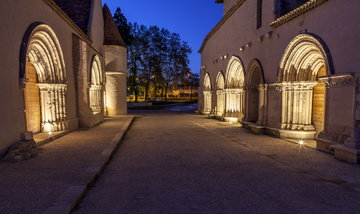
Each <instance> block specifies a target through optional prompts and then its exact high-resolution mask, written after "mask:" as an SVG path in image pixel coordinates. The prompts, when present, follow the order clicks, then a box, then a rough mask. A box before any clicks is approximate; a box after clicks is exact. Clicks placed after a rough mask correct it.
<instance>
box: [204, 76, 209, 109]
mask: <svg viewBox="0 0 360 214" xmlns="http://www.w3.org/2000/svg"><path fill="white" fill-rule="evenodd" d="M203 93H204V113H206V114H209V113H210V112H211V79H210V75H209V73H206V75H205V78H204V90H203Z"/></svg>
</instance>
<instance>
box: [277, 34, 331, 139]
mask: <svg viewBox="0 0 360 214" xmlns="http://www.w3.org/2000/svg"><path fill="white" fill-rule="evenodd" d="M331 73H332V61H331V57H330V54H329V51H328V49H327V47H326V46H325V43H323V42H322V40H321V39H319V38H318V37H316V36H314V35H309V34H300V35H298V36H297V37H296V38H294V39H293V40H292V41H291V42H290V44H289V45H288V47H287V48H286V51H285V53H284V55H283V57H282V59H281V62H280V69H279V73H278V81H279V82H281V84H280V85H281V86H282V87H281V91H282V117H281V128H282V129H289V130H302V131H308V132H307V133H305V132H304V133H305V134H304V137H303V138H314V136H315V135H317V134H318V133H319V132H320V131H322V130H323V128H324V122H325V121H324V118H325V116H324V112H325V111H324V110H325V87H324V84H321V81H319V76H322V75H330V74H331ZM314 87H315V88H316V91H317V92H319V91H321V92H323V93H316V96H315V99H314ZM315 104H316V105H315ZM314 108H317V109H314ZM318 108H320V109H318ZM314 113H317V114H322V115H314ZM314 124H316V126H315V127H314ZM315 128H316V129H315ZM315 130H316V132H315Z"/></svg>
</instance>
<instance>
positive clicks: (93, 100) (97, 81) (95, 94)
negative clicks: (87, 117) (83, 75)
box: [89, 55, 103, 113]
mask: <svg viewBox="0 0 360 214" xmlns="http://www.w3.org/2000/svg"><path fill="white" fill-rule="evenodd" d="M90 79H91V83H90V84H91V86H90V89H89V99H90V107H91V110H92V111H93V112H94V113H99V112H101V107H102V104H101V103H102V99H103V94H102V87H103V81H102V69H101V62H100V59H99V57H98V56H97V55H95V56H94V57H93V61H92V63H91V78H90Z"/></svg>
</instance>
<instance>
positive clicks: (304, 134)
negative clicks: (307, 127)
mask: <svg viewBox="0 0 360 214" xmlns="http://www.w3.org/2000/svg"><path fill="white" fill-rule="evenodd" d="M279 134H280V138H295V139H301V140H312V139H314V138H315V134H316V131H303V130H283V129H280V130H279Z"/></svg>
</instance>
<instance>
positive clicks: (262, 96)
mask: <svg viewBox="0 0 360 214" xmlns="http://www.w3.org/2000/svg"><path fill="white" fill-rule="evenodd" d="M267 88H268V85H267V84H260V85H258V87H257V89H258V90H259V111H258V121H257V122H256V125H258V126H264V125H266V121H265V120H266V119H265V118H266V116H267V115H266V111H267Z"/></svg>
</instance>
